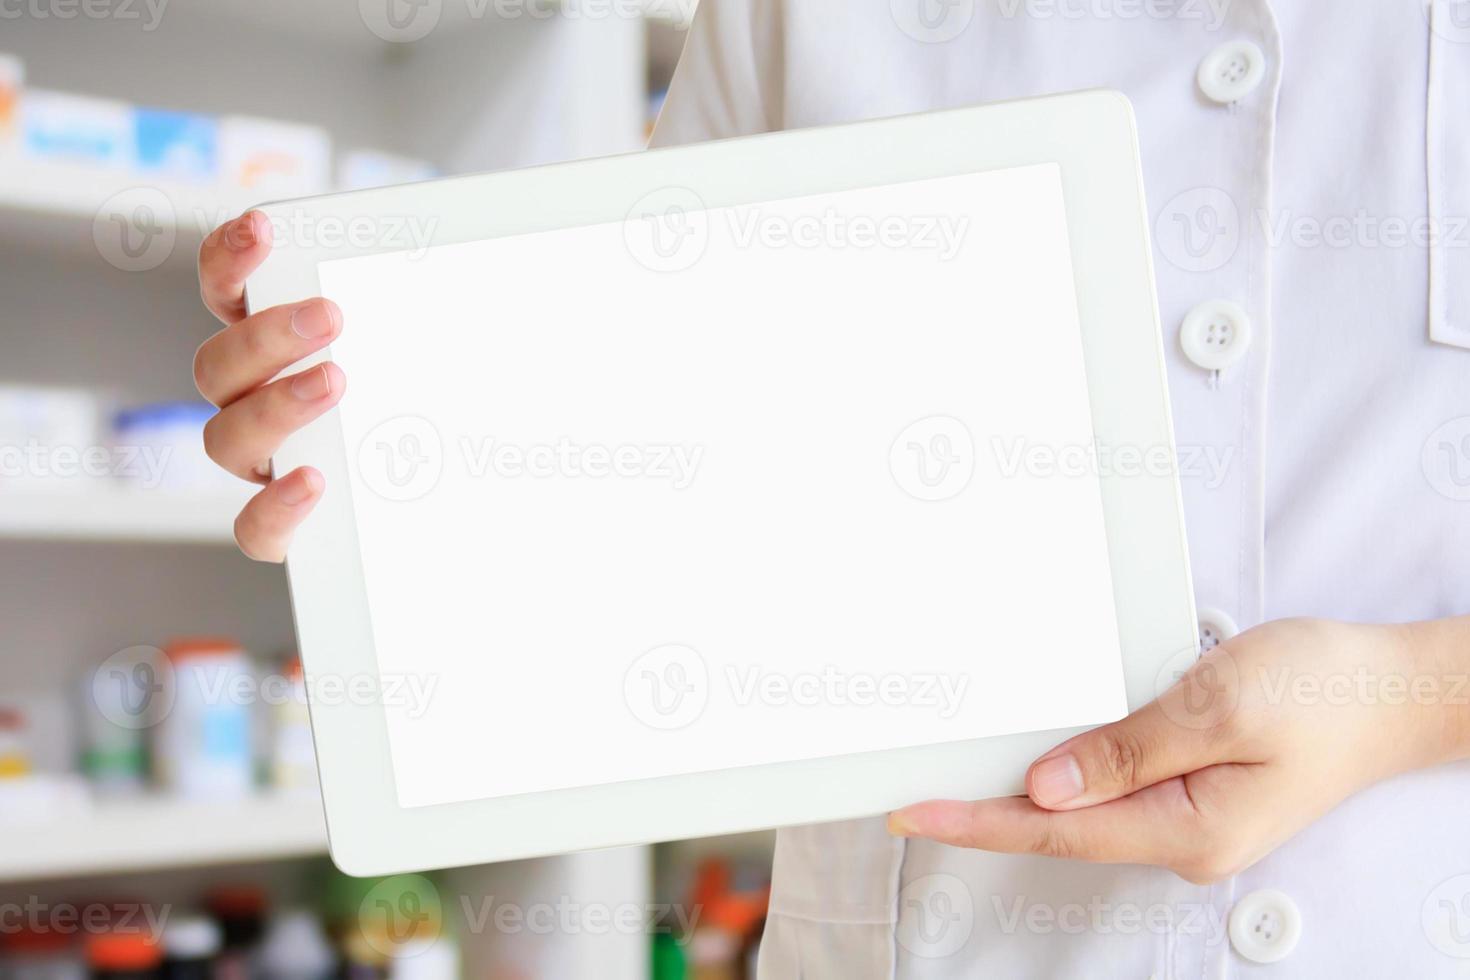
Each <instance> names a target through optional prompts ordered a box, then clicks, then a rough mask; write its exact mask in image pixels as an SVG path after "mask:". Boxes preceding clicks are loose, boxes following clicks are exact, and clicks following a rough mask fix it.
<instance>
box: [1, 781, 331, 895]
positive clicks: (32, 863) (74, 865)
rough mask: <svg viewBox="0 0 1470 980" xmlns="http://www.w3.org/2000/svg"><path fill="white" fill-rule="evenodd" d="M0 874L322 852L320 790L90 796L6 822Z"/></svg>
mask: <svg viewBox="0 0 1470 980" xmlns="http://www.w3.org/2000/svg"><path fill="white" fill-rule="evenodd" d="M0 831H3V832H4V834H5V837H6V846H5V847H4V848H3V849H0V881H21V880H26V879H35V878H64V877H68V876H72V875H83V874H85V875H96V874H112V873H118V872H129V871H149V870H157V869H162V868H176V867H187V866H193V865H210V864H229V863H234V862H237V861H267V860H275V859H282V858H295V857H305V856H311V855H316V854H325V853H326V848H327V831H326V822H325V819H324V818H323V816H322V804H321V799H320V797H318V796H316V795H315V794H301V795H293V796H277V795H262V796H259V797H254V798H250V799H245V800H239V801H235V802H230V803H185V802H180V801H177V800H169V799H142V800H136V801H127V802H115V803H98V804H97V805H96V807H95V808H94V809H92V810H90V811H89V812H86V813H78V814H76V815H67V816H62V817H58V818H56V819H54V820H51V821H49V822H48V823H46V824H45V825H44V826H39V827H27V826H6V825H5V824H4V823H3V822H0Z"/></svg>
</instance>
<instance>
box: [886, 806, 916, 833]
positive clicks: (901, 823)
mask: <svg viewBox="0 0 1470 980" xmlns="http://www.w3.org/2000/svg"><path fill="white" fill-rule="evenodd" d="M888 832H889V833H890V834H892V835H893V836H894V837H913V836H914V835H916V834H917V833H918V832H919V828H918V827H917V826H916V825H915V824H914V821H913V818H912V817H911V815H910V814H908V813H907V812H905V811H903V810H894V811H893V812H892V813H890V814H889V815H888Z"/></svg>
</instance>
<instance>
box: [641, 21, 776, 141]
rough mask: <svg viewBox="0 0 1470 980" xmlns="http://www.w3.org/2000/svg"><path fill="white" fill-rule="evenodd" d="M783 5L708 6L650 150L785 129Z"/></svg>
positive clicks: (688, 45) (693, 28)
mask: <svg viewBox="0 0 1470 980" xmlns="http://www.w3.org/2000/svg"><path fill="white" fill-rule="evenodd" d="M783 6H784V0H702V2H701V3H700V4H699V8H698V9H697V11H696V12H695V14H694V21H693V23H692V24H690V26H689V36H688V37H687V38H686V40H685V42H684V51H683V54H682V55H681V56H680V58H679V64H678V67H677V68H676V69H675V70H674V78H673V81H672V82H671V83H670V84H669V94H668V98H667V99H665V100H664V106H663V110H662V111H661V112H660V113H659V116H658V123H657V125H655V127H654V130H653V136H652V137H651V138H650V140H649V146H655V147H656V146H677V145H679V144H681V143H697V142H701V141H703V140H714V139H725V138H727V137H731V136H749V135H752V134H754V133H765V132H770V131H771V130H776V129H780V128H782V120H781V112H780V107H781V104H782V90H783V87H784V72H783V70H782V58H781V52H782V44H781V38H782V36H783V30H782V25H783V23H784V11H783V9H782V7H783Z"/></svg>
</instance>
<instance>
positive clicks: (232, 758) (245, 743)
mask: <svg viewBox="0 0 1470 980" xmlns="http://www.w3.org/2000/svg"><path fill="white" fill-rule="evenodd" d="M166 652H167V654H168V662H169V666H170V668H171V669H172V671H173V686H174V698H173V704H172V706H171V707H170V709H169V711H168V713H167V714H166V715H165V716H164V717H163V718H162V719H161V720H160V721H159V723H158V727H157V728H156V729H155V730H154V739H155V742H154V756H153V758H154V764H155V767H156V769H157V774H158V777H159V780H160V782H161V783H162V784H163V786H164V787H165V788H166V789H168V790H171V791H173V792H175V793H177V794H178V795H180V796H183V797H186V798H188V799H196V800H231V799H239V798H240V797H242V796H245V795H247V794H249V793H250V792H251V791H252V790H253V788H254V786H255V760H254V752H253V744H254V743H253V740H252V738H251V729H252V724H251V722H252V718H253V715H254V705H255V703H256V700H257V697H256V684H255V675H254V673H253V671H252V670H251V664H250V658H249V657H247V656H246V654H245V651H244V650H242V649H240V645H239V644H237V643H235V642H233V641H231V640H227V639H215V638H192V639H184V640H175V641H174V642H173V643H171V644H169V646H168V648H167V650H166Z"/></svg>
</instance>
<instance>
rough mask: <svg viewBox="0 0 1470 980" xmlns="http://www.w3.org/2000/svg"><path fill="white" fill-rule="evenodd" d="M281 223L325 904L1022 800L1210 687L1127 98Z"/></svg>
mask: <svg viewBox="0 0 1470 980" xmlns="http://www.w3.org/2000/svg"><path fill="white" fill-rule="evenodd" d="M263 210H264V212H265V213H266V215H268V216H269V217H270V219H271V221H272V225H273V227H275V228H276V229H283V230H285V231H286V234H285V235H279V234H278V235H277V236H276V238H277V240H276V243H275V247H274V248H273V250H272V252H271V254H270V256H269V257H268V258H267V259H266V261H265V262H264V264H262V265H261V266H260V268H259V269H258V270H256V271H255V272H254V274H253V275H251V277H250V280H249V298H250V305H251V308H252V309H260V310H264V309H266V308H270V307H276V306H279V305H281V304H299V303H300V301H302V300H305V299H307V298H309V297H313V296H317V295H321V296H325V297H327V298H328V299H329V300H331V301H332V303H334V304H335V305H336V307H337V308H339V309H340V313H341V318H342V319H341V321H338V319H337V312H336V310H334V309H331V308H322V309H318V308H316V307H311V308H310V309H311V310H312V311H313V312H309V313H304V314H303V316H305V317H307V318H310V317H313V316H317V315H321V316H324V317H325V320H324V321H323V322H322V323H318V324H317V326H322V325H323V323H324V325H325V329H324V330H322V331H320V332H319V333H317V334H316V336H315V337H308V336H306V333H307V332H309V331H302V330H291V329H290V324H289V322H288V321H289V317H288V319H287V321H286V322H283V326H284V327H285V328H286V331H289V332H281V333H280V334H279V335H278V339H279V340H280V345H281V348H282V350H293V351H295V352H297V353H299V355H300V356H301V357H302V358H303V359H302V360H301V362H300V363H298V364H297V366H296V367H295V368H294V369H293V371H292V372H291V373H292V374H293V375H296V374H298V372H300V371H301V370H302V369H304V368H306V367H309V366H312V365H321V366H320V367H317V368H315V369H314V370H313V371H312V372H311V373H309V374H308V375H304V376H302V377H316V379H317V381H319V382H321V384H319V385H318V386H319V387H323V388H325V389H326V390H325V391H323V392H317V393H316V397H315V398H307V397H302V393H301V392H300V391H297V392H294V393H293V392H291V391H290V388H291V387H292V386H296V387H298V388H299V387H301V386H302V385H303V384H304V382H301V381H300V380H299V378H298V379H296V380H291V379H287V380H284V381H281V382H276V383H275V384H274V385H270V386H267V387H266V388H263V389H261V392H265V391H269V390H270V389H271V388H274V387H275V386H277V385H282V386H284V387H283V388H282V390H281V391H279V392H277V394H278V395H279V398H278V400H277V402H276V403H275V405H276V410H278V411H279V412H280V413H282V414H283V415H285V416H289V417H290V418H292V419H296V418H300V419H302V420H305V419H306V418H312V419H314V420H313V421H310V422H309V423H308V424H306V426H305V427H304V428H303V429H301V431H300V432H299V433H298V434H296V435H295V436H293V437H292V438H291V439H290V440H289V441H288V442H287V443H286V444H285V445H284V446H282V447H281V449H280V450H279V452H277V454H276V456H275V464H276V467H277V472H278V473H286V472H288V471H291V470H294V469H295V468H297V467H298V466H301V465H303V464H311V466H313V467H315V469H316V470H318V471H319V472H320V475H321V477H322V478H324V486H325V490H324V492H323V491H321V488H320V487H319V486H317V485H316V483H315V478H314V477H303V478H302V482H303V483H304V484H305V487H304V489H306V490H307V491H309V494H308V495H307V496H304V497H302V498H301V499H302V500H303V501H308V502H309V500H310V499H311V497H313V496H314V495H315V494H316V493H318V492H320V493H321V500H320V503H319V505H318V506H317V512H316V513H314V514H313V515H312V517H311V519H310V520H308V521H306V522H305V523H304V524H303V525H302V526H301V528H300V529H299V531H298V533H297V535H296V540H295V541H294V543H293V544H292V546H291V550H290V552H289V555H288V570H289V573H290V579H291V590H292V598H293V605H294V608H295V612H296V617H297V628H298V633H299V638H300V643H301V647H302V655H303V658H304V661H305V665H306V668H307V672H308V674H309V675H315V676H316V677H317V678H319V679H321V680H323V681H325V680H326V679H328V678H335V679H337V680H338V681H341V684H340V685H336V686H340V687H341V688H342V689H343V690H344V691H346V690H348V689H349V688H351V687H352V685H354V684H357V685H358V686H359V687H360V688H361V689H362V690H364V691H369V692H370V695H371V696H365V697H352V696H346V695H343V696H329V695H327V694H326V692H325V688H319V689H318V690H315V691H314V692H313V693H314V695H315V697H314V699H313V703H312V720H313V726H314V731H315V736H316V740H317V749H318V755H319V757H320V761H321V769H322V781H323V789H324V793H325V797H326V805H327V816H328V825H329V831H330V836H331V845H332V852H333V856H334V858H335V859H336V860H337V862H338V863H339V864H340V865H342V866H343V867H344V868H345V869H346V870H349V871H352V872H354V873H377V872H384V871H393V870H403V869H409V868H423V867H431V866H442V865H453V864H467V863H475V862H483V861H490V860H500V859H506V858H512V857H522V856H529V855H533V854H540V853H550V852H558V851H565V850H570V849H575V848H584V847H595V846H605V845H611V844H618V843H630V842H640V841H649V840H657V839H667V838H673V837H688V836H698V835H704V834H714V833H723V832H731V831H738V830H746V829H754V828H757V827H766V826H773V825H781V824H791V823H804V822H813V821H820V820H829V819H838V818H844V817H851V816H858V815H865V814H871V813H876V812H881V811H884V810H888V809H891V808H894V807H897V806H901V805H903V804H906V803H911V802H914V801H915V800H918V799H922V798H926V797H933V796H955V797H976V796H983V795H993V794H996V793H1005V792H1014V791H1017V790H1018V789H1019V786H1020V779H1021V775H1022V774H1023V773H1024V771H1025V767H1026V764H1027V763H1028V762H1029V761H1030V760H1031V759H1032V758H1033V757H1034V756H1036V755H1037V754H1039V753H1040V752H1041V751H1044V750H1045V749H1046V748H1048V747H1050V745H1051V744H1053V743H1054V742H1055V741H1057V740H1059V738H1061V737H1063V736H1064V735H1065V734H1066V733H1067V732H1068V731H1072V730H1077V729H1080V728H1084V727H1090V726H1094V725H1097V724H1101V723H1105V722H1108V721H1111V720H1114V719H1116V718H1118V717H1121V716H1122V715H1124V714H1126V712H1127V711H1128V709H1129V708H1130V706H1136V705H1138V704H1142V703H1144V702H1146V701H1148V700H1150V699H1152V697H1153V696H1154V695H1155V693H1156V689H1157V687H1158V684H1159V683H1160V681H1161V679H1163V678H1172V674H1170V669H1171V661H1172V662H1175V665H1176V666H1177V661H1178V660H1179V658H1181V657H1187V656H1189V655H1190V654H1191V653H1192V651H1193V648H1194V643H1195V638H1194V625H1193V624H1194V616H1193V609H1192V604H1191V598H1190V589H1189V581H1188V567H1187V558H1186V554H1185V547H1184V536H1183V528H1182V521H1181V518H1180V508H1179V500H1178V486H1177V480H1176V478H1175V476H1174V473H1173V471H1172V469H1171V468H1169V467H1168V466H1163V467H1158V466H1144V467H1138V466H1134V467H1128V468H1125V467H1123V466H1121V465H1113V464H1112V463H1111V462H1109V461H1110V460H1112V459H1113V456H1112V454H1111V453H1110V452H1108V450H1109V449H1110V448H1116V447H1132V448H1134V449H1136V450H1139V451H1143V452H1152V453H1153V454H1154V457H1155V458H1157V456H1158V454H1159V453H1163V454H1164V456H1165V457H1167V459H1168V460H1172V437H1171V433H1170V426H1169V419H1168V410H1167V395H1166V392H1165V390H1164V382H1163V363H1162V362H1163V359H1162V352H1161V350H1160V340H1159V330H1158V322H1157V313H1156V311H1155V308H1154V299H1153V287H1152V273H1151V268H1150V262H1149V250H1148V239H1147V226H1146V219H1145V214H1144V208H1143V203H1142V194H1141V189H1140V181H1139V176H1138V161H1137V150H1136V145H1135V139H1134V135H1133V130H1132V118H1131V112H1130V111H1129V109H1128V107H1127V105H1126V103H1125V102H1124V101H1123V99H1122V98H1121V97H1120V96H1117V95H1115V94H1112V93H1101V92H1098V93H1083V94H1078V95H1072V96H1063V97H1057V98H1049V99H1041V100H1033V101H1029V102H1024V103H1014V104H1007V105H997V106H989V107H981V108H976V109H966V110H957V111H952V112H945V113H938V114H931V115H926V116H914V117H905V118H900V119H892V120H882V121H877V122H871V123H863V124H858V125H852V126H842V127H833V128H828V129H818V130H808V131H802V132H794V133H784V134H774V135H770V136H764V137H757V138H752V139H744V140H734V141H727V142H723V143H715V144H708V145H703V146H694V147H686V148H678V149H671V150H663V151H657V152H650V153H645V154H638V155H633V156H628V157H620V158H614V159H609V160H600V161H588V162H584V163H574V164H564V165H560V166H555V167H546V168H539V169H535V170H528V171H519V172H513V173H506V174H498V175H488V176H481V177H467V178H458V179H454V180H446V181H438V182H434V183H429V184H422V185H415V186H410V187H405V188H397V189H390V190H382V191H368V192H359V193H354V194H347V195H337V196H333V197H328V198H319V199H315V200H311V201H303V202H288V203H285V204H280V205H271V206H268V207H266V208H264V209H263ZM352 228H359V229H363V228H365V229H367V234H363V235H358V236H357V237H353V236H351V235H349V234H346V233H345V232H346V231H347V230H349V229H352ZM333 229H341V230H342V231H343V232H344V234H340V235H331V234H329V232H330V231H332V230H333ZM309 325H310V324H309V323H308V324H307V326H309ZM227 333H228V331H227ZM327 344H330V347H329V348H328V347H327V346H326V345H327ZM292 345H296V346H295V347H293V346H292ZM201 356H203V355H201ZM329 364H330V366H328V365H329ZM318 372H319V374H318ZM348 378H350V381H351V390H350V392H349V393H348V394H346V395H345V396H343V395H342V394H341V388H342V383H343V381H344V380H345V379H348ZM222 387H224V386H223V385H222ZM259 394H260V392H257V393H256V394H255V395H252V396H250V397H252V398H254V397H257V396H258V395H259ZM306 394H308V395H309V394H312V392H306ZM333 406H335V407H333ZM227 411H228V410H227ZM293 413H294V414H293ZM246 455H248V453H247V454H246ZM243 458H244V456H242V459H243ZM1063 679H1065V681H1064V682H1063ZM588 812H597V813H598V814H599V819H598V820H596V821H588V820H585V819H580V818H579V817H578V814H586V813H588Z"/></svg>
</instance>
